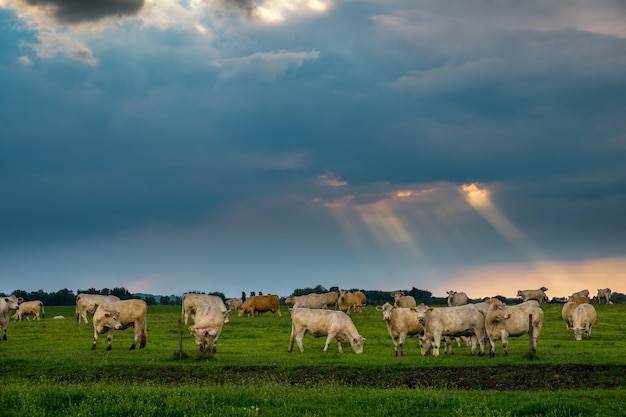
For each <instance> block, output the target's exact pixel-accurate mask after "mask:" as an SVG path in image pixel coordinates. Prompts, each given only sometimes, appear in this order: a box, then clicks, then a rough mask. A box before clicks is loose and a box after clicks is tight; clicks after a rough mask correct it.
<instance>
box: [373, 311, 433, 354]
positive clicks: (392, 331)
mask: <svg viewBox="0 0 626 417" xmlns="http://www.w3.org/2000/svg"><path fill="white" fill-rule="evenodd" d="M376 310H378V311H382V313H383V320H385V324H387V331H388V332H389V336H391V340H392V341H393V346H394V348H393V354H394V356H398V351H400V356H404V340H405V339H406V337H407V335H408V336H414V335H416V334H422V333H424V327H422V325H421V324H420V322H419V320H418V319H417V315H416V314H415V312H413V311H412V310H411V309H410V308H403V307H397V306H395V305H393V306H392V305H391V304H389V303H385V304H383V305H382V306H377V307H376Z"/></svg>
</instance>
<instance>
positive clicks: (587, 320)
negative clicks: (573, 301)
mask: <svg viewBox="0 0 626 417" xmlns="http://www.w3.org/2000/svg"><path fill="white" fill-rule="evenodd" d="M596 318H597V314H596V309H595V308H594V307H593V306H592V305H591V304H579V305H578V306H577V307H576V308H575V309H574V312H573V313H572V330H574V339H575V340H582V339H583V337H584V338H585V339H591V327H592V326H593V325H594V324H595V322H596ZM583 333H584V335H583Z"/></svg>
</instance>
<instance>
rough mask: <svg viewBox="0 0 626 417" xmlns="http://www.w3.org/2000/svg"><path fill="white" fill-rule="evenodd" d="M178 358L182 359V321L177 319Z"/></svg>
mask: <svg viewBox="0 0 626 417" xmlns="http://www.w3.org/2000/svg"><path fill="white" fill-rule="evenodd" d="M178 357H179V358H182V357H183V321H182V320H181V318H180V317H179V318H178Z"/></svg>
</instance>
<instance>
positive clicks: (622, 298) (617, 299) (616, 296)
mask: <svg viewBox="0 0 626 417" xmlns="http://www.w3.org/2000/svg"><path fill="white" fill-rule="evenodd" d="M611 302H612V303H614V304H622V303H626V295H624V294H622V293H621V292H614V293H613V294H611Z"/></svg>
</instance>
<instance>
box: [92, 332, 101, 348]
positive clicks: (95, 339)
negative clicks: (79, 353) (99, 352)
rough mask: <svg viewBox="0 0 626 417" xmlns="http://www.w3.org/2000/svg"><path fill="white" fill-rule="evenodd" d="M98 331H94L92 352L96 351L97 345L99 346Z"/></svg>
mask: <svg viewBox="0 0 626 417" xmlns="http://www.w3.org/2000/svg"><path fill="white" fill-rule="evenodd" d="M98 337H100V335H99V334H98V331H97V330H96V329H94V330H93V343H92V344H91V350H96V345H97V344H98Z"/></svg>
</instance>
